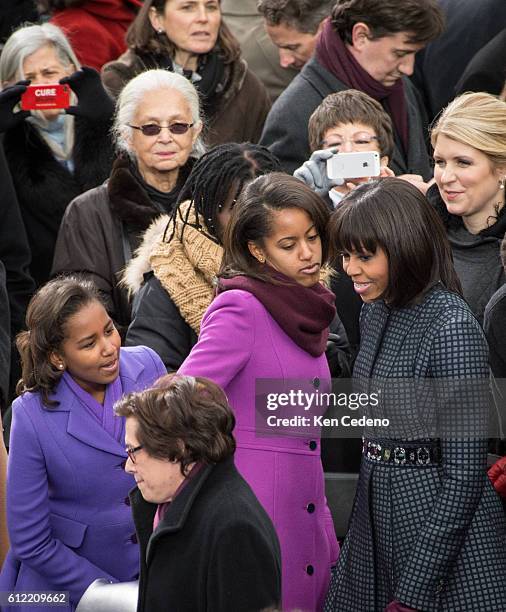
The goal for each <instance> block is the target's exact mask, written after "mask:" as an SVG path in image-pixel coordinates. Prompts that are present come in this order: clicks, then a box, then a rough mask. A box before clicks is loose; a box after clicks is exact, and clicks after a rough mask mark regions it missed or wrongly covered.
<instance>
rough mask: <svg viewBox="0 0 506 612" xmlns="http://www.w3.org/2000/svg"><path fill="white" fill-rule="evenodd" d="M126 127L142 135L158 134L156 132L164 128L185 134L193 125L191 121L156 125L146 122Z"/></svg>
mask: <svg viewBox="0 0 506 612" xmlns="http://www.w3.org/2000/svg"><path fill="white" fill-rule="evenodd" d="M127 125H128V127H131V128H133V129H134V130H140V131H141V132H142V133H143V134H144V136H158V134H159V133H160V132H161V131H162V130H163V129H164V128H165V129H167V130H169V132H170V133H171V134H177V135H181V134H186V132H187V131H188V130H189V129H190V128H191V127H193V123H171V124H170V125H157V124H156V123H147V124H146V125H130V124H129V123H127Z"/></svg>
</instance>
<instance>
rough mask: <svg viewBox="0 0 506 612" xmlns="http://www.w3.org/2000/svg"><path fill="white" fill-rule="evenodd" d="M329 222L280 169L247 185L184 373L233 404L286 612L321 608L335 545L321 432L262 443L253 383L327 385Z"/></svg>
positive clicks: (244, 466) (243, 460) (244, 465)
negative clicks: (271, 538)
mask: <svg viewBox="0 0 506 612" xmlns="http://www.w3.org/2000/svg"><path fill="white" fill-rule="evenodd" d="M328 215H329V213H328V211H327V208H326V206H325V204H324V203H323V201H322V200H321V199H320V198H319V197H318V196H317V195H316V194H315V193H313V191H311V190H310V189H309V188H308V187H306V186H305V185H303V184H301V183H300V181H298V180H297V179H294V178H293V177H290V176H286V175H284V174H278V173H272V174H268V175H266V176H262V177H260V178H257V179H256V180H254V181H253V182H252V183H250V184H249V185H248V186H247V187H246V188H245V190H244V191H243V192H242V194H241V196H240V198H239V200H238V202H237V204H236V206H235V207H234V209H233V212H232V218H231V221H230V223H229V226H228V228H227V230H226V233H225V237H224V249H225V254H224V260H223V265H222V268H221V270H220V275H219V276H220V280H219V288H218V296H217V297H216V298H215V299H214V301H213V302H212V303H211V306H210V307H209V308H208V310H207V311H206V314H205V315H204V318H203V320H202V325H201V332H200V337H199V341H198V343H197V344H196V345H195V346H194V348H193V350H192V352H191V353H190V355H189V356H188V358H187V359H186V361H185V362H184V363H183V365H182V366H181V368H180V370H179V372H180V373H183V374H190V375H193V376H206V377H208V378H210V379H212V380H213V381H215V382H216V383H218V384H219V385H221V386H222V387H223V389H224V390H225V393H226V395H227V397H228V399H229V401H230V404H231V406H232V407H233V408H234V411H235V416H236V420H237V425H236V430H235V436H236V440H237V451H236V465H237V467H238V469H239V471H240V472H241V473H242V475H243V476H244V477H245V479H246V480H247V481H248V483H249V484H250V486H251V487H252V489H253V491H254V492H255V494H256V495H257V497H258V499H259V500H260V502H261V504H262V505H263V506H264V508H265V509H266V510H267V512H268V514H269V515H270V517H271V519H272V521H273V523H274V526H275V527H276V531H277V534H278V537H279V540H280V544H281V560H282V600H283V609H284V610H293V609H299V610H304V611H306V610H307V611H314V610H319V609H320V608H321V606H322V604H323V598H324V596H325V590H326V588H327V585H328V581H329V577H330V568H331V565H334V564H335V562H336V559H337V555H338V552H339V547H338V544H337V540H336V537H335V533H334V527H333V523H332V518H331V515H330V511H329V509H328V507H327V504H326V500H325V494H324V480H323V470H322V465H321V461H320V442H319V439H318V435H316V434H315V432H314V429H313V430H308V433H307V435H306V436H304V435H302V436H300V437H299V436H293V435H292V436H289V435H287V436H281V435H279V436H277V437H272V436H268V437H260V436H258V437H257V431H256V427H255V381H256V380H257V379H260V378H264V379H266V378H269V379H277V380H278V381H287V380H288V379H299V380H301V381H304V380H305V381H308V383H309V381H311V389H312V390H313V391H314V389H315V388H318V387H319V386H320V383H321V384H322V386H325V384H326V383H325V381H328V379H329V378H330V374H329V370H328V366H327V361H326V358H325V348H326V342H327V338H328V327H329V324H330V323H331V321H332V319H333V318H334V315H335V309H334V306H333V301H334V295H333V294H332V293H331V292H330V291H328V290H327V289H326V288H325V287H323V285H321V284H320V282H319V280H320V272H321V268H322V265H323V264H325V263H326V259H327V250H328V249H327V245H328V240H327V234H326V225H327V220H328Z"/></svg>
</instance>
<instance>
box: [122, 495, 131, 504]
mask: <svg viewBox="0 0 506 612" xmlns="http://www.w3.org/2000/svg"><path fill="white" fill-rule="evenodd" d="M123 503H124V504H125V506H129V505H130V498H129V497H128V495H127V496H126V497H125V499H124V500H123Z"/></svg>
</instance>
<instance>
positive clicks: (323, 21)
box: [314, 18, 326, 37]
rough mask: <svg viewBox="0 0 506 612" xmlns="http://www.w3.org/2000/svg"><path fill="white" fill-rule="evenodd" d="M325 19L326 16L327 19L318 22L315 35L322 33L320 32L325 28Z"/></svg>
mask: <svg viewBox="0 0 506 612" xmlns="http://www.w3.org/2000/svg"><path fill="white" fill-rule="evenodd" d="M325 21H326V18H325V19H322V20H321V21H320V23H319V24H318V29H317V30H316V32H315V34H314V35H315V37H316V36H318V34H320V32H321V31H322V30H323V26H324V25H325Z"/></svg>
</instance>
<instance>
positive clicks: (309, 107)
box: [260, 57, 432, 180]
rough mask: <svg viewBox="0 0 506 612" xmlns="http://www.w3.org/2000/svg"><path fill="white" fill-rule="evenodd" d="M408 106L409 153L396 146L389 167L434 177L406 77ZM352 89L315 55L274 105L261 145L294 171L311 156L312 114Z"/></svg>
mask: <svg viewBox="0 0 506 612" xmlns="http://www.w3.org/2000/svg"><path fill="white" fill-rule="evenodd" d="M404 88H405V95H406V105H407V109H408V129H409V149H408V152H407V155H405V154H404V153H402V152H401V150H400V149H399V147H398V146H397V145H396V146H395V148H394V154H393V157H392V159H391V160H390V163H389V166H390V168H391V169H392V170H393V171H394V172H395V174H421V175H422V176H423V177H424V178H425V180H428V179H429V178H430V177H431V176H432V170H431V166H430V162H429V155H428V153H427V146H426V142H425V140H426V133H425V127H424V120H423V113H424V111H423V107H422V103H421V101H420V98H419V95H418V93H417V91H416V89H415V88H414V86H413V85H412V84H411V83H410V81H409V80H408V79H404ZM346 89H349V87H348V85H346V84H345V83H343V82H342V81H340V80H339V79H337V78H336V77H335V76H334V75H333V74H331V73H330V72H329V71H328V70H326V69H325V68H324V67H323V66H322V65H321V64H320V63H319V62H318V60H317V59H316V57H312V58H311V59H310V60H309V61H308V62H307V64H306V65H305V66H304V68H303V69H302V71H301V72H300V73H299V74H298V75H297V76H296V77H295V78H294V79H293V81H292V82H291V83H290V85H289V86H288V87H287V88H286V89H285V91H284V92H283V93H282V94H281V96H280V97H279V98H278V99H277V100H276V102H275V103H274V105H273V106H272V109H271V111H270V112H269V115H268V117H267V120H266V122H265V128H264V131H263V133H262V138H261V139H260V144H262V145H264V146H266V147H268V148H269V149H270V150H271V151H272V153H274V155H276V156H277V157H278V159H279V160H280V162H281V164H282V166H283V168H284V169H285V170H286V171H287V172H289V173H290V174H293V172H294V170H296V169H297V168H298V167H299V166H301V165H302V164H303V163H304V162H305V161H306V160H307V159H309V156H310V154H311V153H310V150H309V139H308V127H307V126H308V122H309V117H310V116H311V114H312V113H313V111H314V110H315V109H316V107H317V106H318V105H319V104H320V103H321V102H322V100H323V99H324V98H325V97H326V96H328V95H329V94H331V93H335V92H338V91H344V90H346Z"/></svg>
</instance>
